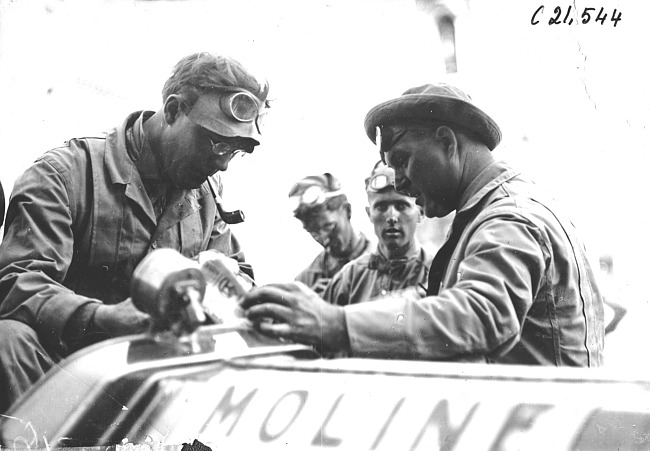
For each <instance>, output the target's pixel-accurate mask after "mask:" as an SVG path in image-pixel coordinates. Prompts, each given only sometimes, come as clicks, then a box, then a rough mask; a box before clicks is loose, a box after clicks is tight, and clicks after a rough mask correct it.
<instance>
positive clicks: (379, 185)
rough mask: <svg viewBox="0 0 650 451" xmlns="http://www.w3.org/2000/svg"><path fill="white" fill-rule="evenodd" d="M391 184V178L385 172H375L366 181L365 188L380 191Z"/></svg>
mask: <svg viewBox="0 0 650 451" xmlns="http://www.w3.org/2000/svg"><path fill="white" fill-rule="evenodd" d="M389 186H393V180H391V178H390V177H389V176H387V175H386V174H377V175H375V176H373V177H371V178H370V180H369V181H368V185H367V189H369V190H371V191H381V190H383V189H384V188H387V187H389Z"/></svg>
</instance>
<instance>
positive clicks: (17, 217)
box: [0, 53, 269, 412]
mask: <svg viewBox="0 0 650 451" xmlns="http://www.w3.org/2000/svg"><path fill="white" fill-rule="evenodd" d="M268 90H269V87H268V84H267V83H266V82H265V81H262V80H258V79H257V78H255V76H254V75H253V74H252V73H251V72H250V71H248V70H247V69H246V68H245V67H244V66H243V65H242V64H240V63H239V62H237V61H235V60H233V59H231V58H228V57H224V56H221V55H215V54H211V53H196V54H192V55H189V56H187V57H185V58H182V59H181V60H180V61H179V62H178V63H177V64H176V66H175V67H174V69H173V71H172V74H171V76H170V77H169V78H168V80H167V81H166V83H165V85H164V87H163V96H162V101H163V104H162V107H161V108H160V109H159V110H158V111H138V112H135V113H133V114H131V115H129V116H128V117H127V118H126V120H124V121H123V123H122V124H121V125H120V126H118V127H116V128H115V129H113V130H111V131H110V132H109V133H108V135H107V136H106V137H105V138H79V139H72V140H70V141H69V142H68V143H66V145H65V146H64V147H60V148H57V149H54V150H51V151H49V152H47V153H46V154H45V155H44V156H43V157H41V158H40V159H39V160H38V161H37V162H36V163H35V164H34V165H33V166H32V167H30V168H29V169H27V171H26V172H25V173H24V174H23V175H22V176H21V177H20V178H19V179H18V181H17V182H16V185H15V188H14V192H13V196H12V201H11V203H10V206H9V213H8V215H7V218H6V225H5V237H4V240H3V242H2V248H1V249H0V290H1V291H2V293H5V297H4V299H3V300H2V302H1V303H0V341H1V342H2V343H3V344H2V346H0V412H2V411H4V410H5V409H6V408H7V407H8V406H9V404H10V403H11V402H12V401H13V400H15V399H16V398H17V397H18V396H19V395H20V394H21V393H23V392H24V391H25V390H27V388H28V387H29V386H30V385H32V384H33V383H34V382H36V380H37V379H39V378H40V377H41V376H42V375H43V374H44V373H45V372H46V371H47V370H48V369H49V368H51V367H52V366H53V365H55V364H56V362H57V361H58V360H60V359H61V358H63V357H65V356H67V355H69V354H70V353H72V352H73V351H75V350H77V349H80V348H82V347H85V346H87V345H89V344H92V343H95V342H98V341H100V340H103V339H106V338H109V337H115V336H119V335H124V334H133V333H139V332H142V331H144V330H145V329H146V328H147V327H148V323H149V316H148V315H147V314H145V313H143V312H141V311H139V310H137V309H136V308H135V306H134V305H133V302H132V301H131V299H130V298H129V297H128V296H129V286H130V281H131V276H132V273H133V270H134V269H135V267H136V266H137V265H138V263H139V262H140V261H141V259H142V258H143V257H144V256H145V255H147V253H148V252H149V251H151V250H152V249H156V248H158V247H169V248H172V249H176V250H178V251H179V252H181V253H182V254H183V255H185V256H186V257H194V256H196V255H198V254H199V253H200V252H202V251H205V250H209V249H214V250H216V251H218V252H220V253H222V254H225V255H227V256H230V257H232V258H233V259H235V260H236V261H237V262H238V263H239V264H240V267H241V268H242V269H243V270H245V271H248V272H249V274H251V268H250V266H249V265H247V264H246V263H245V262H244V259H243V254H242V252H241V249H240V246H239V243H238V242H237V240H236V239H235V237H234V236H233V235H232V233H231V231H230V228H229V226H228V225H227V224H226V222H225V221H226V217H225V216H223V217H222V213H223V212H221V210H220V208H219V204H218V202H217V201H216V198H217V197H218V196H220V195H221V191H222V187H221V181H220V178H219V176H218V174H217V172H219V171H225V170H226V169H227V168H228V164H229V163H230V162H231V160H232V158H233V157H234V156H235V155H244V154H247V153H252V152H253V150H254V149H255V147H256V146H257V145H259V144H260V142H261V132H262V130H261V125H262V118H263V117H264V115H265V113H266V111H267V109H268V103H267V96H268Z"/></svg>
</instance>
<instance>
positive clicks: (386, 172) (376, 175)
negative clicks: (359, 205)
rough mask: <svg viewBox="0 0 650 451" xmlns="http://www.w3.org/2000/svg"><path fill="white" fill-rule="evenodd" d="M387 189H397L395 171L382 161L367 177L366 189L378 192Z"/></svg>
mask: <svg viewBox="0 0 650 451" xmlns="http://www.w3.org/2000/svg"><path fill="white" fill-rule="evenodd" d="M387 189H395V171H394V170H393V169H391V168H389V167H388V166H386V165H385V164H383V163H382V162H381V161H380V162H378V163H377V164H376V165H375V167H374V168H373V170H372V173H371V174H370V177H368V178H367V179H366V191H367V192H373V193H378V192H381V191H384V190H387Z"/></svg>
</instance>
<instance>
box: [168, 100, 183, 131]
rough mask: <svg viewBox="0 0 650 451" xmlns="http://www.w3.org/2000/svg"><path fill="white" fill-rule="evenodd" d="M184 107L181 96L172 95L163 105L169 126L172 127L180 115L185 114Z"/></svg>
mask: <svg viewBox="0 0 650 451" xmlns="http://www.w3.org/2000/svg"><path fill="white" fill-rule="evenodd" d="M182 105H183V99H181V97H180V96H179V95H177V94H172V95H170V96H169V97H167V99H166V100H165V103H164V105H163V112H164V113H165V122H167V124H169V125H171V124H173V123H174V122H175V121H176V119H178V115H179V114H181V113H182V112H183V109H182Z"/></svg>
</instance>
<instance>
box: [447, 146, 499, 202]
mask: <svg viewBox="0 0 650 451" xmlns="http://www.w3.org/2000/svg"><path fill="white" fill-rule="evenodd" d="M463 154H464V155H463V172H462V174H461V180H460V183H459V185H458V195H457V198H456V199H457V201H460V200H461V199H462V198H463V194H464V193H465V191H466V190H467V188H468V187H469V186H470V185H471V184H472V182H473V181H474V180H475V179H476V177H477V176H478V175H479V174H480V173H481V172H482V171H483V169H485V168H486V167H488V166H489V165H491V164H492V163H494V156H493V155H492V152H490V150H489V149H488V148H487V147H485V146H484V145H478V146H469V147H468V148H466V149H464V151H463ZM457 207H458V205H457Z"/></svg>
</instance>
